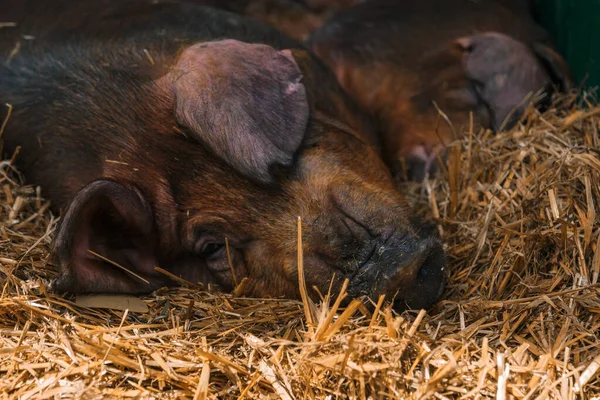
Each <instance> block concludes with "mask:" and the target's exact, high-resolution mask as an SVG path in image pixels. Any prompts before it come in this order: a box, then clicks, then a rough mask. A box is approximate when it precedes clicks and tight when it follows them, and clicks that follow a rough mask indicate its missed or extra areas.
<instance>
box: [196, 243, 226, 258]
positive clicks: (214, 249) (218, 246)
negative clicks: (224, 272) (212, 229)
mask: <svg viewBox="0 0 600 400" xmlns="http://www.w3.org/2000/svg"><path fill="white" fill-rule="evenodd" d="M196 249H197V251H198V253H199V254H200V255H202V256H203V257H205V258H206V259H211V258H216V257H220V256H221V255H223V254H224V253H225V243H222V242H218V241H213V240H210V239H208V240H200V241H199V242H198V244H197V246H196Z"/></svg>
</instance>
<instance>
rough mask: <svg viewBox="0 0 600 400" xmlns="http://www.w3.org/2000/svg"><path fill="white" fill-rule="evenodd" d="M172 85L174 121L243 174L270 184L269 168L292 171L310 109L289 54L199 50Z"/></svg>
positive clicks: (204, 46)
mask: <svg viewBox="0 0 600 400" xmlns="http://www.w3.org/2000/svg"><path fill="white" fill-rule="evenodd" d="M167 78H168V81H169V84H170V86H171V88H172V91H173V93H174V97H175V117H176V119H177V122H178V123H179V124H181V125H182V126H184V127H186V128H187V129H189V130H190V131H191V132H192V134H193V135H194V136H195V138H196V139H198V140H199V141H200V142H201V143H203V144H205V145H206V146H207V147H209V148H210V149H211V150H212V152H213V153H214V154H215V155H216V156H217V157H220V158H221V159H223V160H224V161H226V162H227V163H228V164H229V165H230V166H232V167H233V168H235V169H236V170H237V171H238V172H240V173H241V174H243V175H245V176H246V177H248V178H249V179H252V180H254V181H257V182H259V183H261V184H272V183H274V182H273V181H274V178H273V176H272V173H271V168H272V167H274V166H284V167H289V166H291V165H292V163H293V161H294V156H295V153H296V152H297V150H298V149H299V147H300V145H301V143H302V140H303V138H304V133H305V131H306V128H307V124H308V118H309V105H308V101H307V96H306V90H305V88H304V85H303V83H302V73H301V71H300V68H299V67H298V65H297V63H296V61H295V60H294V58H293V56H292V54H291V52H290V51H289V50H283V51H277V50H275V49H274V48H272V47H269V46H266V45H262V44H249V43H242V42H239V41H236V40H221V41H215V42H208V43H201V44H196V45H193V46H191V47H189V48H187V49H186V50H185V51H184V52H183V53H182V55H181V56H180V58H179V60H178V62H177V64H176V65H175V67H174V68H173V70H172V71H171V72H170V73H169V75H168V76H167Z"/></svg>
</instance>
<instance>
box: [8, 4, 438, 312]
mask: <svg viewBox="0 0 600 400" xmlns="http://www.w3.org/2000/svg"><path fill="white" fill-rule="evenodd" d="M55 4H57V3H55ZM92 4H94V2H90V3H89V9H87V13H88V14H86V15H88V16H85V17H84V16H82V14H79V15H80V19H78V20H71V19H68V20H66V21H63V20H61V15H62V14H61V12H53V13H50V10H46V9H43V10H39V9H37V10H38V11H40V12H42V13H43V14H41V15H36V14H34V15H32V16H31V17H30V18H31V20H33V21H35V22H36V23H35V24H31V23H28V21H27V20H23V21H16V22H18V24H19V25H18V27H17V29H20V34H19V36H21V35H22V34H28V35H33V36H36V35H37V38H36V39H35V40H33V42H26V43H25V44H22V45H21V46H20V50H19V51H18V52H14V51H13V52H12V53H16V54H13V55H10V56H8V57H7V63H6V65H5V66H3V67H2V68H1V69H0V103H1V104H4V103H9V104H11V105H12V106H13V112H12V115H11V116H10V119H9V121H8V124H7V126H6V129H5V132H4V140H5V147H4V148H5V152H6V153H8V154H11V153H12V152H13V151H14V150H15V149H16V148H17V147H18V146H20V147H21V152H20V154H19V157H18V159H17V164H18V166H19V168H20V169H21V170H22V171H23V172H24V174H25V176H26V178H27V180H28V181H29V182H30V183H33V184H36V185H41V186H42V188H43V190H44V192H45V194H46V196H47V197H48V198H50V200H51V201H52V203H53V205H54V207H55V209H59V208H60V209H63V217H62V220H61V224H60V226H59V228H58V230H57V234H56V239H55V245H54V256H55V258H56V262H57V264H58V265H59V266H60V268H61V271H60V276H59V279H58V281H57V282H56V285H55V288H56V289H57V290H68V291H72V292H126V293H138V292H148V291H151V290H154V289H156V288H158V287H160V286H162V285H165V284H173V282H172V281H170V280H169V279H167V278H165V277H164V276H163V275H162V274H160V273H158V272H156V271H155V269H154V267H155V266H161V267H162V268H164V269H167V270H168V271H170V272H171V273H173V274H175V275H178V276H180V277H181V278H183V279H186V280H189V281H193V282H203V283H215V284H217V285H220V286H221V287H222V288H224V289H230V288H232V287H233V286H234V285H235V284H236V282H239V281H240V280H241V279H242V278H248V281H247V283H246V286H245V289H246V290H245V291H246V293H248V294H254V295H260V296H266V295H275V296H279V295H287V296H292V297H293V296H296V295H297V294H298V291H297V265H296V252H297V248H296V247H297V240H296V238H297V236H296V235H297V228H296V227H297V225H296V220H297V217H299V216H300V217H302V219H303V224H304V225H303V226H304V254H305V271H306V279H307V286H308V287H309V289H310V288H312V287H313V286H316V287H318V288H319V290H320V291H321V292H325V291H327V288H328V287H329V284H330V282H331V281H333V288H334V290H336V289H337V288H339V287H340V286H341V284H342V282H343V280H344V279H345V278H348V279H349V280H350V285H349V292H350V294H351V295H352V296H360V295H368V296H371V297H377V296H378V295H379V294H386V295H387V296H388V299H390V300H391V299H392V298H394V297H395V298H396V300H397V301H398V302H399V304H400V305H401V306H406V305H408V306H409V307H428V306H430V305H431V304H432V303H433V302H434V301H435V300H436V299H437V297H438V296H439V294H440V292H441V289H442V288H443V281H444V272H443V271H444V266H445V258H444V253H443V250H442V249H441V247H440V245H439V243H438V242H437V241H435V240H433V239H421V238H420V237H419V235H418V234H417V232H416V230H415V229H414V227H412V226H410V225H409V223H408V216H407V213H406V209H405V206H404V202H403V200H402V198H401V196H400V194H399V193H398V192H397V191H396V190H395V187H394V184H393V181H392V179H391V176H390V174H389V172H388V171H387V169H386V168H385V165H384V164H383V163H382V161H381V159H380V157H379V153H378V151H377V147H376V142H375V138H374V135H373V134H372V131H371V129H370V126H369V124H368V123H367V122H366V120H365V119H364V118H363V117H362V115H361V114H360V113H359V112H357V110H356V109H355V107H354V106H353V104H352V103H350V102H349V101H348V100H347V99H346V97H345V95H344V94H343V92H342V91H341V89H340V88H339V86H338V85H337V83H336V81H335V78H334V77H333V75H331V73H330V72H329V71H328V70H327V69H326V68H324V67H323V66H322V65H321V64H320V63H319V62H318V61H317V60H315V59H314V58H313V57H312V56H311V55H309V54H308V53H307V52H306V51H305V50H303V49H301V47H300V46H299V45H297V44H296V43H295V42H293V41H291V40H290V39H287V38H285V37H284V36H282V35H280V34H279V33H277V32H276V31H274V30H273V29H270V28H268V27H266V26H263V25H261V24H259V23H254V22H252V21H248V20H246V19H243V18H239V17H237V16H235V15H233V14H229V13H222V12H218V11H215V10H211V9H206V8H203V7H198V6H194V5H189V4H178V5H148V6H143V7H138V6H132V7H129V6H127V5H124V6H123V7H122V8H119V7H116V8H115V9H114V10H113V9H111V10H105V11H102V10H101V9H100V8H96V7H95V6H93V5H92ZM96 4H98V3H96ZM129 4H131V3H129ZM83 10H84V11H85V8H84V9H83ZM69 12H71V13H77V12H78V11H77V10H74V9H70V10H69ZM95 13H98V14H95ZM48 15H51V16H52V18H50V20H49V21H48V17H47V16H48ZM67 15H69V14H67ZM70 15H73V14H70ZM36 16H37V17H39V19H36ZM44 18H45V19H46V22H45V23H44V22H40V21H44ZM31 20H30V21H31ZM70 23H72V25H69V24H70ZM13 34H14V32H13ZM0 46H1V48H0V50H2V53H3V54H11V52H10V49H14V48H15V46H14V37H13V38H11V37H10V35H8V36H4V37H3V39H2V41H0ZM6 115H7V112H6V109H4V110H2V114H0V117H2V118H4V117H5V116H6ZM357 160H360V162H357ZM225 239H227V240H228V243H229V250H230V254H229V256H228V255H227V253H226V251H225ZM97 255H100V256H101V257H103V258H100V257H99V256H97ZM105 259H108V260H111V261H110V262H108V261H106V260H105ZM115 263H116V264H118V265H120V266H121V267H122V268H120V267H115V266H114V264H115ZM134 274H135V275H134ZM396 295H397V296H396Z"/></svg>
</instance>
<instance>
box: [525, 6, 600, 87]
mask: <svg viewBox="0 0 600 400" xmlns="http://www.w3.org/2000/svg"><path fill="white" fill-rule="evenodd" d="M535 6H536V7H535V14H536V17H537V19H538V20H539V22H540V23H541V24H542V25H543V26H544V27H545V28H546V29H547V30H548V31H549V32H550V33H551V34H552V36H553V37H554V39H555V42H556V45H557V46H558V49H559V50H560V51H561V53H562V54H563V55H564V56H565V57H566V59H567V62H568V63H569V65H570V67H571V69H572V71H573V75H574V76H575V79H576V80H577V82H578V83H580V82H581V81H582V79H584V78H585V77H586V74H587V75H588V76H587V81H586V85H587V86H588V87H593V86H600V0H536V1H535Z"/></svg>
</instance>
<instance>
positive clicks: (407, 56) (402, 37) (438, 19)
mask: <svg viewBox="0 0 600 400" xmlns="http://www.w3.org/2000/svg"><path fill="white" fill-rule="evenodd" d="M529 6H530V4H529V2H527V1H518V0H516V1H515V0H496V1H494V0H481V1H471V0H403V1H396V0H371V1H367V2H364V3H362V4H359V5H357V6H356V7H353V8H350V9H348V10H344V11H341V12H340V13H339V14H337V15H336V16H335V17H333V18H332V19H331V20H330V21H328V22H327V23H326V24H325V25H324V26H323V27H322V28H321V29H319V30H318V31H317V32H315V34H314V35H313V37H312V38H311V41H310V42H311V48H312V49H313V50H314V51H315V52H316V53H317V54H318V55H319V56H320V57H321V58H322V59H323V60H324V61H325V62H326V63H327V64H328V65H329V66H330V67H331V68H332V69H333V70H334V71H335V73H336V75H337V77H338V79H339V81H340V82H341V84H342V86H343V87H344V88H345V89H346V90H347V91H348V92H349V93H350V94H351V95H352V97H353V98H354V99H355V100H356V101H357V102H358V103H359V104H360V105H361V106H362V108H363V109H364V110H366V111H368V112H369V113H370V114H372V115H373V116H375V117H376V118H377V119H378V120H379V122H380V129H381V131H382V134H383V141H384V152H385V157H386V161H387V162H388V163H389V164H390V165H391V166H392V168H393V169H394V171H395V172H396V173H399V172H401V170H403V167H402V162H401V161H405V162H406V167H407V172H408V175H409V177H413V178H416V179H422V178H423V177H424V175H425V173H426V172H427V171H429V170H431V168H432V167H433V166H434V165H435V163H436V159H437V157H438V154H439V155H443V152H444V148H445V146H446V145H447V144H449V143H450V142H451V141H452V140H453V139H454V138H455V137H456V136H458V135H460V134H461V133H462V132H463V131H464V130H465V128H466V127H467V126H468V123H469V113H470V112H474V117H475V124H476V127H477V126H478V125H479V126H483V127H486V128H493V129H499V128H500V127H502V126H506V127H510V126H511V125H512V124H514V123H515V122H516V121H518V119H519V117H520V116H521V114H522V111H523V109H524V103H523V102H524V101H525V100H526V99H525V97H526V96H527V95H528V94H535V93H536V92H538V91H540V90H542V89H549V88H550V87H551V86H552V84H555V85H557V87H558V88H559V89H568V88H569V87H570V84H571V82H570V75H569V71H568V67H567V66H566V64H565V62H564V60H563V59H562V58H561V57H560V56H559V55H558V54H557V53H556V52H555V51H554V50H552V48H551V47H550V45H549V41H548V38H547V35H546V33H545V32H544V31H543V30H542V29H541V28H540V27H539V26H538V25H536V23H535V22H534V21H533V20H532V19H531V17H530V15H529V14H528V11H529ZM525 105H526V104H525ZM515 108H516V110H515V112H512V111H513V109H515Z"/></svg>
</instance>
